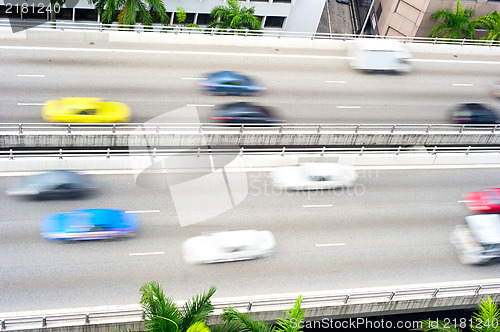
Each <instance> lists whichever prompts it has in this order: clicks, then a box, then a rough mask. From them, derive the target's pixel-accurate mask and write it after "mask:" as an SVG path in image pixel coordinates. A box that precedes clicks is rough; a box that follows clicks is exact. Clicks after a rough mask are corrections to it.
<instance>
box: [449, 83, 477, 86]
mask: <svg viewBox="0 0 500 332" xmlns="http://www.w3.org/2000/svg"><path fill="white" fill-rule="evenodd" d="M452 85H453V86H474V84H471V83H453V84H452Z"/></svg>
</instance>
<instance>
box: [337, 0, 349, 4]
mask: <svg viewBox="0 0 500 332" xmlns="http://www.w3.org/2000/svg"><path fill="white" fill-rule="evenodd" d="M337 2H340V3H345V4H349V0H337Z"/></svg>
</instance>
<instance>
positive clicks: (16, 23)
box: [0, 20, 500, 46]
mask: <svg viewBox="0 0 500 332" xmlns="http://www.w3.org/2000/svg"><path fill="white" fill-rule="evenodd" d="M0 27H4V28H11V27H12V28H18V29H29V28H37V29H47V30H54V29H56V30H61V31H64V30H85V31H99V32H102V31H130V32H136V33H143V32H144V33H146V32H148V33H174V34H179V33H182V34H204V35H212V36H213V35H231V36H233V35H235V36H259V37H274V38H309V39H331V40H349V39H354V38H359V37H363V38H386V39H395V40H399V41H401V42H403V43H427V44H428V43H430V44H452V45H481V46H500V41H494V40H476V39H447V38H425V37H393V36H373V35H363V36H360V35H355V34H331V33H312V32H294V31H283V30H248V29H240V30H238V29H220V28H205V27H200V28H196V27H181V26H164V25H159V24H157V25H152V26H144V25H141V24H136V25H118V24H117V23H112V24H102V23H93V22H89V23H83V22H73V21H57V22H47V21H40V20H11V21H10V22H9V21H7V20H0Z"/></svg>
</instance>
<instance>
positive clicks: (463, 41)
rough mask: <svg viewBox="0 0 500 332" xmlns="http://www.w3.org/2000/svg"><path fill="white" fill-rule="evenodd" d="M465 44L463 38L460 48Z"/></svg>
mask: <svg viewBox="0 0 500 332" xmlns="http://www.w3.org/2000/svg"><path fill="white" fill-rule="evenodd" d="M464 44H465V38H464V39H463V40H462V45H461V46H464Z"/></svg>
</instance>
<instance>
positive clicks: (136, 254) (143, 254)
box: [128, 251, 165, 256]
mask: <svg viewBox="0 0 500 332" xmlns="http://www.w3.org/2000/svg"><path fill="white" fill-rule="evenodd" d="M163 254H165V252H164V251H155V252H132V253H130V254H128V255H129V256H147V255H163Z"/></svg>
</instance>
